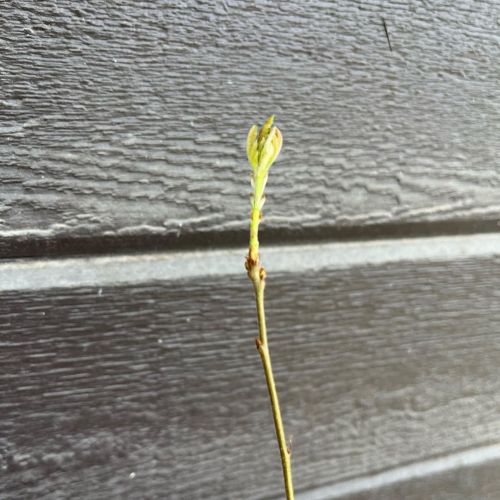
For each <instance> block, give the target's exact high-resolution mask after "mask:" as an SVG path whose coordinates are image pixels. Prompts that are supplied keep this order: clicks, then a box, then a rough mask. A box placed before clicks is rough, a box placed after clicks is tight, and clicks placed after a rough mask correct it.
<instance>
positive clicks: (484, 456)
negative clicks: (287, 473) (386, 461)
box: [297, 444, 500, 500]
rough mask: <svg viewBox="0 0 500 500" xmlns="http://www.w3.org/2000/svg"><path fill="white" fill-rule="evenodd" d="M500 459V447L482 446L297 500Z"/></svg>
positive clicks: (318, 499)
mask: <svg viewBox="0 0 500 500" xmlns="http://www.w3.org/2000/svg"><path fill="white" fill-rule="evenodd" d="M499 459H500V444H494V445H489V446H481V447H479V448H474V449H471V450H466V451H462V452H458V453H453V454H451V455H447V456H443V457H437V458H433V459H430V460H424V461H422V462H417V463H414V464H409V465H405V466H402V467H396V468H394V469H390V470H387V471H384V472H380V473H378V474H373V475H370V476H366V477H360V478H356V479H351V480H347V481H342V482H339V483H337V484H333V485H330V486H323V487H320V488H316V489H314V490H309V491H307V492H304V493H302V494H299V495H297V500H333V499H335V498H342V497H345V496H346V495H354V494H359V493H363V492H367V491H375V490H376V489H377V488H382V487H385V486H389V485H395V484H397V483H403V482H405V481H411V480H414V479H423V478H426V477H429V476H432V475H435V474H440V473H444V472H448V471H452V470H454V469H460V468H463V467H473V466H478V465H483V464H487V463H488V462H492V461H497V460H499Z"/></svg>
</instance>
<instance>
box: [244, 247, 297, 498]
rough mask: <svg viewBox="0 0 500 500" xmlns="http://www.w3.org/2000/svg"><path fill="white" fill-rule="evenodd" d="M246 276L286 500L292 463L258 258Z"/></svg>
mask: <svg viewBox="0 0 500 500" xmlns="http://www.w3.org/2000/svg"><path fill="white" fill-rule="evenodd" d="M247 266H248V276H249V278H250V279H251V280H252V283H253V285H254V290H255V301H256V305H257V317H258V322H259V337H258V338H257V339H256V344H257V350H258V351H259V354H260V358H261V360H262V366H263V368H264V373H265V376H266V383H267V389H268V391H269V398H270V400H271V407H272V412H273V420H274V427H275V430H276V439H277V441H278V446H279V450H280V455H281V466H282V469H283V479H284V482H285V492H286V498H287V500H293V499H294V493H293V483H292V464H291V450H290V448H289V447H288V446H287V442H286V437H285V429H284V426H283V420H282V418H281V410H280V405H279V400H278V392H277V390H276V384H275V382H274V375H273V368H272V364H271V355H270V353H269V345H268V343H267V328H266V315H265V310H264V288H265V271H264V268H262V267H261V266H260V265H259V258H258V254H257V259H256V260H254V261H252V260H251V258H250V256H249V259H248V260H247Z"/></svg>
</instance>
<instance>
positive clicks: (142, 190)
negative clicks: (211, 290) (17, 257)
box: [0, 0, 500, 254]
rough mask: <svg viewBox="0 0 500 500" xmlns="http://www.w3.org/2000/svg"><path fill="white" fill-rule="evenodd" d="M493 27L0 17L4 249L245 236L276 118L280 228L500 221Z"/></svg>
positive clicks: (129, 2) (268, 2)
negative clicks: (254, 182) (252, 143)
mask: <svg viewBox="0 0 500 500" xmlns="http://www.w3.org/2000/svg"><path fill="white" fill-rule="evenodd" d="M499 13H500V7H499V5H498V3H497V2H495V1H493V0H487V1H484V2H481V3H478V4H474V5H471V4H470V2H468V1H465V0H463V1H451V0H441V1H439V2H432V3H425V2H420V1H411V2H390V3H384V2H381V1H372V2H366V1H364V0H363V1H361V0H360V1H350V0H349V1H348V0H342V1H339V2H335V3H331V2H323V1H320V0H313V1H310V2H303V1H301V0H292V1H289V2H274V1H272V0H263V1H255V2H248V1H244V0H240V1H230V0H227V1H224V2H216V1H198V0H196V1H195V0H186V1H180V0H179V1H166V0H154V1H152V2H136V1H133V0H124V1H122V2H119V3H113V4H110V3H108V2H105V1H103V0H85V1H82V2H76V3H75V2H72V1H70V0H61V1H58V2H53V1H50V2H28V1H23V0H18V1H7V2H4V4H3V6H2V12H1V15H0V44H1V47H2V50H1V51H0V68H1V71H0V85H1V87H0V89H1V99H0V107H1V109H0V135H1V137H2V140H1V141H0V162H1V163H0V167H1V183H2V189H1V191H0V229H1V233H0V234H1V236H2V247H3V252H4V254H9V252H10V253H12V247H9V244H10V245H14V244H15V242H19V241H22V242H25V243H27V244H31V246H30V250H29V251H28V250H25V251H24V252H25V253H26V252H27V253H33V254H36V253H43V252H44V251H46V252H49V253H50V251H53V252H56V251H59V250H61V249H62V250H64V248H66V247H67V246H68V245H69V246H71V242H72V241H73V242H74V241H75V240H74V239H73V238H75V237H77V236H78V237H80V238H81V239H82V241H83V243H82V244H79V245H80V249H82V248H84V245H85V244H87V245H93V247H92V248H93V249H100V245H99V243H96V239H95V237H96V236H100V237H102V238H103V239H104V240H103V241H104V242H106V241H107V242H108V243H103V245H104V246H106V244H110V243H109V241H108V240H109V239H111V240H113V238H118V239H119V238H125V239H126V238H127V236H130V235H139V236H140V238H138V239H137V238H136V239H135V240H133V242H129V244H130V245H131V246H134V245H139V244H140V243H141V242H142V243H143V244H146V243H147V242H149V243H148V244H150V245H153V244H155V243H154V241H161V242H163V243H164V244H165V245H167V246H170V247H175V246H176V244H177V243H178V242H182V241H191V240H190V239H189V238H190V235H193V234H199V233H200V232H203V234H207V233H210V234H215V233H217V234H219V233H220V232H221V231H222V232H224V231H229V232H231V231H238V230H240V229H242V228H246V225H247V223H246V219H247V212H248V210H247V209H246V208H245V207H246V203H247V201H246V200H247V194H248V192H249V189H250V188H249V185H248V183H247V178H248V167H247V165H246V161H245V159H244V147H243V143H244V137H245V135H246V131H247V129H248V127H249V125H250V124H251V123H253V122H254V121H256V120H262V119H263V118H264V117H265V116H266V115H267V114H268V113H270V112H276V113H277V115H278V117H279V124H280V126H281V127H282V129H283V133H284V137H285V146H284V150H283V154H282V158H281V159H280V160H279V162H278V163H277V164H276V168H274V169H273V170H274V172H273V174H272V179H271V180H270V183H269V197H268V200H269V201H268V204H267V210H268V214H269V217H267V219H266V226H267V227H268V228H271V229H273V230H278V229H282V230H289V229H300V230H303V231H306V233H307V231H309V230H314V228H332V227H333V228H338V227H344V226H346V227H347V226H349V227H350V226H359V225H367V224H368V225H370V224H389V225H390V224H400V223H402V224H405V223H413V222H416V223H419V222H425V223H427V222H434V221H447V220H459V219H468V220H483V219H490V220H496V219H498V217H499V216H500V206H499V204H498V189H499V187H500V170H499V169H498V156H499V151H500V144H499V139H498V138H499V136H500V90H499V88H498V85H497V82H498V80H499V77H500V69H499V66H498V64H497V60H498V53H499V46H498V38H497V33H498V18H499ZM382 18H384V19H385V21H386V24H387V27H388V31H389V35H390V37H391V44H392V47H393V52H390V51H389V48H388V45H387V40H386V37H385V33H384V28H383V24H382ZM238 235H239V236H238V238H240V236H241V234H240V233H238ZM35 237H36V238H38V240H37V243H36V244H34V243H33V241H34V238H35ZM156 237H157V238H160V237H163V238H164V239H163V240H154V238H156ZM85 238H90V239H87V240H86V239H85ZM148 238H149V239H148ZM151 238H153V241H152V240H151ZM56 240H57V241H59V240H60V241H61V243H60V245H59V246H57V245H56V246H55V247H54V246H51V245H52V244H51V242H53V241H56ZM196 241H197V242H198V243H200V244H202V245H203V244H204V245H206V241H205V240H203V239H201V240H196ZM209 241H210V240H209ZM240 241H241V239H240ZM163 243H162V244H163ZM9 248H10V250H9ZM47 249H48V250H47ZM75 250H77V249H73V251H75ZM20 251H21V252H23V251H22V250H20Z"/></svg>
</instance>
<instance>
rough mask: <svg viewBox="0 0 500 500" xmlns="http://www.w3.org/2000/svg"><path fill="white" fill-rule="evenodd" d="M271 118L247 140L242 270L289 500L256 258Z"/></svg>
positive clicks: (273, 154)
mask: <svg viewBox="0 0 500 500" xmlns="http://www.w3.org/2000/svg"><path fill="white" fill-rule="evenodd" d="M273 122H274V115H271V116H270V117H269V118H268V119H267V121H266V122H265V123H264V125H262V127H261V129H260V130H259V129H258V127H257V125H253V126H252V127H251V128H250V130H249V132H248V136H247V156H248V161H249V162H250V165H251V167H252V178H251V182H252V187H253V195H252V197H251V206H252V211H251V216H250V245H249V248H248V256H247V258H246V262H245V267H246V270H247V273H248V277H249V278H250V280H251V281H252V283H253V288H254V292H255V301H256V305H257V319H258V323H259V336H258V337H257V339H256V344H257V350H258V351H259V354H260V358H261V360H262V366H263V368H264V374H265V376H266V383H267V389H268V391H269V397H270V399H271V407H272V411H273V419H274V427H275V429H276V438H277V440H278V446H279V450H280V455H281V466H282V468H283V478H284V481H285V492H286V498H287V500H293V498H294V493H293V483H292V464H291V458H292V457H291V449H290V447H289V446H288V445H287V441H286V437H285V429H284V427H283V420H282V419H281V411H280V405H279V401H278V392H277V391H276V385H275V383H274V375H273V369H272V365H271V356H270V354H269V345H268V343H267V330H266V315H265V310H264V288H265V286H266V271H265V270H264V268H263V267H262V266H261V264H260V256H259V224H260V221H261V219H262V207H263V206H264V203H265V201H266V198H265V196H264V190H265V188H266V183H267V177H268V173H269V168H270V167H271V165H272V164H273V162H274V160H276V158H277V157H278V155H279V152H280V151H281V146H282V143H283V138H282V135H281V132H280V131H279V129H278V127H275V126H273Z"/></svg>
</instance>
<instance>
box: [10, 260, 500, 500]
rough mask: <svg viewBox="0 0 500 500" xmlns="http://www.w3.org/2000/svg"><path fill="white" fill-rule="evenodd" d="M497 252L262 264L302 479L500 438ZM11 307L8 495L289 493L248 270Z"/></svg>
mask: <svg viewBox="0 0 500 500" xmlns="http://www.w3.org/2000/svg"><path fill="white" fill-rule="evenodd" d="M499 264H500V261H499V260H498V259H496V258H490V259H472V260H464V261H454V262H448V263H446V262H444V263H437V262H435V263H422V262H421V263H406V264H397V263H391V264H386V265H381V266H370V267H367V266H365V267H363V266H362V267H355V268H351V269H345V270H329V271H328V270H327V271H325V272H322V273H315V274H314V273H313V274H308V275H294V274H289V273H288V274H282V275H277V276H276V275H273V273H272V270H270V278H269V279H270V281H269V286H268V292H269V293H268V314H269V327H270V335H271V337H270V338H271V348H272V352H273V354H274V365H275V370H276V376H277V382H278V387H279V390H280V393H281V396H282V403H283V407H284V416H285V421H286V428H287V431H288V433H289V434H292V435H293V449H294V459H295V460H294V471H295V480H296V485H297V488H298V489H299V490H301V491H307V490H309V489H311V488H314V487H318V486H321V485H324V484H330V483H335V482H338V481H345V480H348V479H353V478H356V477H360V476H366V475H369V474H372V473H377V472H380V471H384V470H388V469H391V468H393V467H399V466H401V465H404V464H410V463H415V462H419V461H422V460H427V459H429V458H433V457H440V456H446V455H450V454H454V453H457V452H462V451H463V450H466V449H473V448H475V447H481V446H486V445H489V444H492V443H498V441H499V439H500V422H499V419H498V412H499V409H500V377H499V366H500V335H499V334H498V324H499V321H500V310H499V308H498V300H499V292H498V290H499V283H500V271H499ZM0 321H1V333H0V340H1V349H0V393H1V394H2V397H1V401H0V410H1V414H2V418H1V419H0V439H1V446H0V451H1V466H0V470H1V475H2V480H1V481H0V496H1V497H4V498H37V499H38V498H46V499H53V498H92V499H101V498H102V499H104V498H172V499H176V498H177V499H179V498H182V499H188V498H189V499H194V498H214V499H216V498H228V499H236V498H245V499H247V498H248V499H257V498H259V499H262V498H268V497H274V496H276V495H279V494H280V492H281V477H280V470H279V464H278V463H279V458H278V454H277V450H276V449H275V443H274V440H273V429H272V424H271V419H270V412H269V407H268V402H267V394H266V390H265V386H264V381H263V376H262V373H261V368H260V365H259V359H258V356H257V353H256V351H255V346H254V341H253V339H254V337H255V334H256V324H255V318H254V313H253V304H252V295H251V290H250V285H249V283H247V281H246V279H245V277H244V276H240V277H233V278H228V277H221V278H216V277H212V278H210V279H206V280H197V281H196V282H192V281H180V282H165V283H163V284H157V285H154V286H153V285H150V284H148V283H145V284H143V285H140V284H138V285H135V286H128V287H123V286H122V287H103V288H98V287H95V288H75V289H53V290H45V291H44V290H33V291H24V292H19V291H13V292H5V293H3V294H2V296H1V302H0ZM484 470H485V471H487V470H488V468H487V467H485V469H484ZM476 472H477V470H476ZM467 473H470V474H473V473H474V471H472V472H471V471H469V472H467ZM479 473H480V474H481V471H479ZM464 474H465V472H464ZM485 474H487V472H485ZM464 477H465V476H464ZM471 477H472V476H471ZM477 477H482V476H481V475H479V476H477ZM485 477H486V476H485ZM488 477H491V475H488ZM422 481H424V480H423V479H422ZM413 486H414V491H424V492H428V491H429V489H428V484H427V483H426V484H425V485H423V486H422V490H419V488H420V486H418V482H417V483H414V485H413ZM485 488H486V487H485ZM386 491H387V490H386ZM408 491H409V490H408ZM463 491H464V492H465V493H466V492H467V491H470V490H467V489H464V490H463ZM481 491H483V490H481ZM484 491H487V488H486V489H485V490H484ZM488 491H489V490H488ZM415 495H417V494H416V493H415ZM415 495H414V496H413V497H411V496H409V498H419V497H418V495H417V496H415ZM460 495H462V496H460ZM367 498H371V497H367ZM384 498H394V499H398V498H401V497H400V496H398V494H397V492H396V493H394V494H392V497H391V496H390V495H387V496H384ZM435 498H459V499H461V500H463V499H465V498H467V499H470V497H469V496H464V494H462V493H461V492H460V491H459V492H458V493H457V496H456V497H450V496H448V497H447V496H443V497H439V496H438V497H435Z"/></svg>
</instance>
